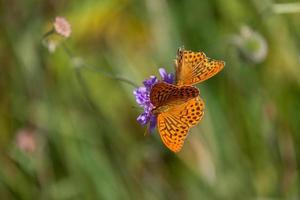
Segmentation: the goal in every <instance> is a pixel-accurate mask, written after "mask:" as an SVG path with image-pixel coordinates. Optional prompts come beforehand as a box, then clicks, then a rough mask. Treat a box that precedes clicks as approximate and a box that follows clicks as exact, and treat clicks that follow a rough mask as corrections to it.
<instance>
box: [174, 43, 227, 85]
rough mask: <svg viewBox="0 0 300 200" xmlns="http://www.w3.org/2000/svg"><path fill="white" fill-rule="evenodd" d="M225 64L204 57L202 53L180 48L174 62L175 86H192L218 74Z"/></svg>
mask: <svg viewBox="0 0 300 200" xmlns="http://www.w3.org/2000/svg"><path fill="white" fill-rule="evenodd" d="M224 66H225V62H223V61H219V60H213V59H209V58H208V57H206V55H205V54H204V53H203V52H192V51H187V50H184V49H183V48H180V49H179V50H178V52H177V58H176V61H175V68H176V69H175V70H176V83H177V85H194V84H197V83H200V82H202V81H205V80H207V79H209V78H211V77H212V76H214V75H216V74H217V73H218V72H220V71H221V70H222V69H223V67H224Z"/></svg>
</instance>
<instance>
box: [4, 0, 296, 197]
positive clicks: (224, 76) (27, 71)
mask: <svg viewBox="0 0 300 200" xmlns="http://www.w3.org/2000/svg"><path fill="white" fill-rule="evenodd" d="M293 2H294V3H293ZM286 3H293V4H286ZM299 11H300V5H299V3H297V2H296V1H284V0H280V1H276V2H273V1H272V0H227V1H222V0H212V1H211V0H185V1H183V0H182V1H180V0H144V1H143V0H141V1H138V0H85V1H71V0H43V1H41V0H40V1H37V0H26V1H18V0H2V1H1V3H0V199H1V200H2V199H4V200H6V199H147V200H150V199H151V200H152V199H202V200H204V199H208V200H210V199H228V200H233V199H238V200H241V199H255V200H256V199H257V200H273V199H274V200H277V199H295V200H296V199H300V183H299V180H300V175H299V168H298V166H299V164H300V149H299V147H298V146H299V144H300V134H299V130H300V72H299V67H300V65H299V64H300V51H299V50H300V14H299ZM56 16H64V17H66V19H68V21H69V22H70V24H71V26H72V34H71V37H70V38H67V39H65V38H63V37H61V36H58V35H50V36H49V37H47V38H43V35H44V34H45V33H46V32H47V31H49V30H51V28H52V23H53V21H54V19H55V17H56ZM183 45H184V46H185V48H186V49H190V50H193V51H204V52H205V53H206V54H207V55H208V56H209V57H211V58H215V59H220V60H224V61H225V62H226V66H225V68H224V70H223V71H222V72H221V73H219V74H218V75H216V76H215V77H213V78H212V79H209V80H208V81H206V82H205V83H202V84H199V85H198V87H199V88H200V90H201V96H202V98H203V99H204V101H205V103H206V111H205V116H204V119H203V120H202V121H201V123H200V124H199V125H198V126H197V127H195V128H193V129H192V130H191V131H190V134H189V137H188V138H187V140H186V142H185V145H184V148H183V150H182V152H180V153H179V154H173V153H172V152H170V151H169V150H168V149H166V148H165V147H164V145H163V144H162V142H161V140H160V137H159V135H158V133H157V131H155V132H154V133H153V134H151V135H146V136H144V131H145V128H144V127H141V126H140V125H139V124H138V123H137V122H136V117H137V116H138V115H139V114H140V113H141V110H140V109H137V108H136V107H137V104H136V102H135V99H134V96H133V94H132V93H133V89H134V87H133V86H132V85H130V84H128V83H126V82H124V81H120V80H118V79H120V78H121V79H122V78H125V79H127V80H130V81H132V82H134V83H135V84H138V85H141V83H142V81H143V80H144V79H145V78H148V77H149V76H150V75H158V70H157V69H158V68H159V67H162V66H163V67H165V68H166V69H167V71H169V72H174V69H173V63H174V59H175V56H176V51H177V48H178V47H181V46H183ZM54 47H56V48H54Z"/></svg>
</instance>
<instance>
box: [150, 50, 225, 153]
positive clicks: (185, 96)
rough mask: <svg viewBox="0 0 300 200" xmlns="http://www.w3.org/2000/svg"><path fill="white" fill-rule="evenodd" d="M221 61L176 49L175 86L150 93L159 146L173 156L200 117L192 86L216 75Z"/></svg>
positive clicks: (201, 105) (163, 86)
mask: <svg viewBox="0 0 300 200" xmlns="http://www.w3.org/2000/svg"><path fill="white" fill-rule="evenodd" d="M224 65H225V63H224V62H223V61H217V60H212V59H209V58H207V57H206V55H205V54H204V53H203V52H192V51H186V50H184V49H183V48H180V49H179V50H178V53H177V58H176V61H175V70H176V74H175V76H176V84H174V85H173V84H168V83H165V82H158V83H156V84H155V85H154V86H153V87H152V89H151V91H150V101H151V104H152V105H153V106H154V108H153V110H152V114H154V115H155V116H156V118H157V128H158V131H159V134H160V136H161V139H162V141H163V143H164V144H165V145H166V146H167V147H168V148H169V149H170V150H171V151H173V152H179V151H180V150H181V148H182V146H183V143H184V140H185V138H186V137H187V133H188V131H189V129H190V128H191V127H193V126H195V125H196V124H198V123H199V122H200V121H201V119H202V117H203V115H204V108H205V105H204V102H203V100H202V99H201V98H200V92H199V90H198V89H197V88H196V87H193V86H192V85H195V84H197V83H200V82H202V81H204V80H207V79H209V78H210V77H212V76H214V75H215V74H217V73H218V72H219V71H221V70H222V69H223V67H224Z"/></svg>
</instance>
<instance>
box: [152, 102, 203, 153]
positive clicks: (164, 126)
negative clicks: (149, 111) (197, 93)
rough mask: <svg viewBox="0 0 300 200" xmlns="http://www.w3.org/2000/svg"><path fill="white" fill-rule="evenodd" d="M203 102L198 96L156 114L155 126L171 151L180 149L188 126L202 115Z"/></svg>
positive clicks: (195, 122)
mask: <svg viewBox="0 0 300 200" xmlns="http://www.w3.org/2000/svg"><path fill="white" fill-rule="evenodd" d="M203 114H204V102H203V100H202V99H201V98H200V97H196V98H193V99H191V100H189V101H187V102H186V103H184V104H181V105H177V106H172V107H171V108H170V109H168V110H167V111H166V112H162V113H160V114H158V116H157V127H158V131H159V133H160V136H161V139H162V141H163V143H164V144H165V145H166V146H167V147H168V148H169V149H170V150H171V151H173V152H175V153H177V152H179V151H180V150H181V148H182V146H183V143H184V140H185V138H186V137H187V133H188V131H189V128H190V127H192V126H195V125H196V124H197V123H198V122H199V121H200V120H201V119H202V117H203Z"/></svg>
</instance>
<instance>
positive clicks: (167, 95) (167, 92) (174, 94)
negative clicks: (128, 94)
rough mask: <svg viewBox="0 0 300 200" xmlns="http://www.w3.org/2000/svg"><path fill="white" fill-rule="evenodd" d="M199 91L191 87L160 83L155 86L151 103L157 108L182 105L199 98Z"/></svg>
mask: <svg viewBox="0 0 300 200" xmlns="http://www.w3.org/2000/svg"><path fill="white" fill-rule="evenodd" d="M198 95H199V90H198V89H197V88H195V87H191V86H181V87H178V86H176V85H172V84H169V83H166V82H159V83H157V84H155V85H154V86H153V87H152V89H151V92H150V101H151V103H152V105H154V106H155V107H159V106H162V105H166V104H172V103H174V102H175V103H176V104H180V103H184V102H186V101H188V100H189V99H192V98H194V97H197V96H198Z"/></svg>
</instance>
